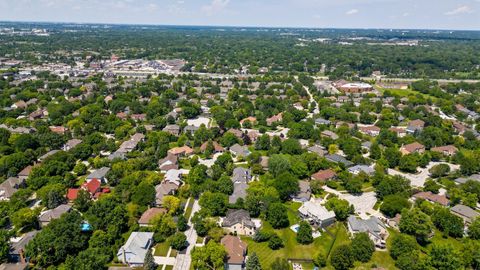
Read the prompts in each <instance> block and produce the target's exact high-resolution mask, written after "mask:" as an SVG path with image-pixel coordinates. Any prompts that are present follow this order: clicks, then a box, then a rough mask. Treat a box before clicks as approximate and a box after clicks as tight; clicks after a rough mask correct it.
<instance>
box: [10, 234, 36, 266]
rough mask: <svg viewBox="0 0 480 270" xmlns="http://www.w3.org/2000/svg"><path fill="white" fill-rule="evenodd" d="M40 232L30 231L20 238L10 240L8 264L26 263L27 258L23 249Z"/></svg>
mask: <svg viewBox="0 0 480 270" xmlns="http://www.w3.org/2000/svg"><path fill="white" fill-rule="evenodd" d="M39 232H40V231H31V232H28V233H26V234H24V235H22V236H20V237H17V238H12V240H10V251H9V252H8V260H9V261H10V262H16V263H18V262H20V263H25V262H28V258H27V257H26V256H25V247H26V246H27V244H28V243H29V242H30V241H31V240H32V239H33V238H34V237H35V235H37V233H39Z"/></svg>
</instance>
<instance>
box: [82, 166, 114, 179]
mask: <svg viewBox="0 0 480 270" xmlns="http://www.w3.org/2000/svg"><path fill="white" fill-rule="evenodd" d="M109 171H110V168H109V167H102V168H100V169H97V170H95V171H93V172H92V173H90V174H89V175H87V178H86V180H87V182H89V181H91V180H93V179H98V180H100V181H101V182H102V183H108V179H107V178H106V176H107V173H108V172H109Z"/></svg>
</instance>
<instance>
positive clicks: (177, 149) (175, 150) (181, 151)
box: [168, 145, 193, 157]
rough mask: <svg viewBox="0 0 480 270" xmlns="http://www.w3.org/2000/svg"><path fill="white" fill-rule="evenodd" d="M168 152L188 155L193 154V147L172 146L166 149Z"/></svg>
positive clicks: (178, 155) (176, 154)
mask: <svg viewBox="0 0 480 270" xmlns="http://www.w3.org/2000/svg"><path fill="white" fill-rule="evenodd" d="M168 153H169V154H172V155H175V156H177V157H180V156H190V155H191V154H193V149H192V148H190V147H188V146H186V145H184V146H181V147H174V148H172V149H170V150H168Z"/></svg>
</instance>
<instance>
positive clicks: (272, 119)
mask: <svg viewBox="0 0 480 270" xmlns="http://www.w3.org/2000/svg"><path fill="white" fill-rule="evenodd" d="M282 120H283V113H279V114H277V115H274V116H272V117H270V118H267V125H268V126H271V125H273V124H274V123H277V122H280V121H282Z"/></svg>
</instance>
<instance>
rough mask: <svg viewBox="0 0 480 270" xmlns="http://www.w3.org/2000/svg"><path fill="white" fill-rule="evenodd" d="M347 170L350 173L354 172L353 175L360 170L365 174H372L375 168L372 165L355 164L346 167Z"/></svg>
mask: <svg viewBox="0 0 480 270" xmlns="http://www.w3.org/2000/svg"><path fill="white" fill-rule="evenodd" d="M348 172H350V173H351V174H355V175H358V174H359V173H361V172H363V173H365V174H368V175H373V173H374V172H375V170H374V169H373V168H372V167H370V166H367V165H355V166H353V167H350V168H348Z"/></svg>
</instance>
